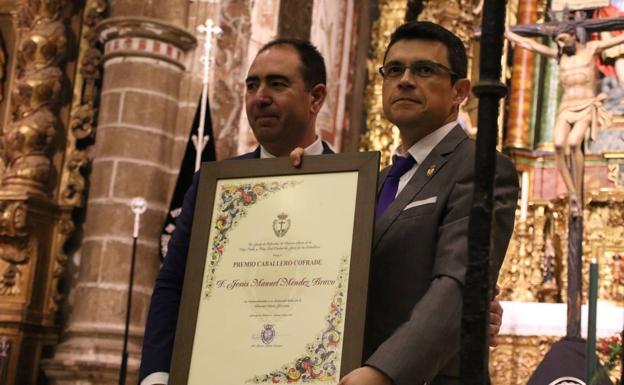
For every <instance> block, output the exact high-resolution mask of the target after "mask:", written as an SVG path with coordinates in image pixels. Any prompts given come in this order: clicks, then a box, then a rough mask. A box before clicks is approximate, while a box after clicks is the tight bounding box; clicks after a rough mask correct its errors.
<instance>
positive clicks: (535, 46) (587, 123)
mask: <svg viewBox="0 0 624 385" xmlns="http://www.w3.org/2000/svg"><path fill="white" fill-rule="evenodd" d="M578 30H579V29H578V28H576V26H575V25H574V24H572V23H567V22H565V21H564V22H560V23H559V25H558V28H557V31H556V32H555V34H554V36H555V42H556V43H557V48H554V47H549V46H547V45H544V44H540V43H538V42H536V41H534V40H532V39H529V38H526V37H523V36H520V35H518V34H516V33H514V32H512V31H511V30H510V29H509V27H507V28H506V30H505V37H507V39H509V40H510V41H511V42H513V43H515V44H516V45H518V46H520V47H522V48H525V49H528V50H530V51H533V52H536V53H538V54H540V55H544V56H546V57H549V58H553V59H556V60H557V61H558V63H559V80H560V82H561V87H562V89H563V95H562V98H561V104H560V106H559V111H558V112H557V118H556V120H555V127H554V129H553V136H554V138H553V142H554V145H555V161H556V165H557V169H558V171H559V173H560V174H561V177H562V178H563V182H564V183H565V186H566V188H567V190H568V193H569V196H570V211H571V213H572V215H574V216H577V215H580V207H581V197H580V194H581V192H582V186H583V180H582V179H583V165H584V155H583V148H582V145H583V141H584V139H585V137H586V135H587V134H588V131H589V137H590V138H591V139H595V131H596V129H597V128H598V127H599V126H601V127H607V126H609V125H610V124H611V116H610V114H609V113H608V112H607V111H605V109H604V108H603V107H602V100H603V99H605V98H606V95H604V94H597V78H596V73H597V70H596V59H595V56H596V55H598V54H599V53H600V52H602V51H603V50H604V49H606V48H609V47H612V46H615V45H618V44H621V43H624V34H622V35H619V36H617V37H615V38H612V39H609V40H594V41H589V42H586V41H585V40H586V39H585V38H584V37H583V36H582V37H581V39H579V37H578V36H577V31H578ZM568 151H569V154H570V159H571V168H568V165H567V163H566V153H568Z"/></svg>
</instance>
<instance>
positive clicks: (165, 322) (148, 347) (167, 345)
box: [139, 172, 199, 381]
mask: <svg viewBox="0 0 624 385" xmlns="http://www.w3.org/2000/svg"><path fill="white" fill-rule="evenodd" d="M198 183H199V173H198V172H197V173H195V175H194V176H193V183H192V185H191V187H190V188H189V190H188V191H187V192H186V194H185V195H184V202H183V204H182V212H181V213H180V215H179V216H178V218H176V228H175V230H174V232H173V235H172V237H171V240H170V241H169V247H168V250H167V255H166V257H165V260H164V261H163V265H162V267H161V269H160V271H159V272H158V276H157V277H156V284H155V286H154V292H153V293H152V302H151V304H150V308H149V314H148V317H147V325H146V326H145V337H144V339H143V351H142V356H141V369H140V372H139V378H140V381H141V380H143V379H144V378H145V377H147V376H148V375H149V374H151V373H155V372H167V373H168V372H169V366H170V365H171V354H172V351H173V339H174V337H175V330H176V324H177V322H178V309H179V307H180V297H181V294H182V283H183V280H184V271H185V269H186V256H187V254H188V248H189V241H190V237H191V226H192V224H193V212H194V210H195V198H196V196H197V186H198Z"/></svg>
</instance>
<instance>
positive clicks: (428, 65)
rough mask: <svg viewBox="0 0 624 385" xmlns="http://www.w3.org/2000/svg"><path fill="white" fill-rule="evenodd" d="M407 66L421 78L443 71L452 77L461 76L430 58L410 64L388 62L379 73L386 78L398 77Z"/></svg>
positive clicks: (413, 73)
mask: <svg viewBox="0 0 624 385" xmlns="http://www.w3.org/2000/svg"><path fill="white" fill-rule="evenodd" d="M407 68H409V70H410V73H411V74H412V75H416V76H418V77H419V78H429V77H431V76H433V75H441V74H443V73H448V74H449V75H451V77H452V78H459V76H458V75H457V74H456V73H455V72H453V70H452V69H450V68H448V67H446V66H445V65H443V64H440V63H436V62H432V61H430V60H418V61H415V62H413V63H412V64H410V65H409V66H406V65H405V64H403V63H399V62H388V63H386V64H385V65H383V66H382V67H379V73H380V74H381V76H382V77H383V78H384V79H398V78H400V77H402V76H403V74H404V73H405V70H406V69H407Z"/></svg>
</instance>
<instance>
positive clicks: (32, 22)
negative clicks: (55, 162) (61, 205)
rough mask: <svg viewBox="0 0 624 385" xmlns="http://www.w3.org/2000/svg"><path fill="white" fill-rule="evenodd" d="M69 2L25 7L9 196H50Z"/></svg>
mask: <svg viewBox="0 0 624 385" xmlns="http://www.w3.org/2000/svg"><path fill="white" fill-rule="evenodd" d="M64 9H65V1H63V0H49V1H33V0H31V1H24V2H22V4H21V7H20V9H19V11H18V13H17V18H18V20H17V21H18V23H17V24H18V29H19V33H20V38H19V41H18V50H17V71H16V74H17V78H16V81H15V87H14V88H13V90H12V94H11V112H12V119H11V122H10V123H9V124H8V126H7V128H6V131H5V135H4V138H3V142H4V143H3V148H4V154H3V155H4V161H5V163H6V170H5V174H4V176H3V180H2V189H3V190H5V191H11V190H12V191H28V192H31V193H34V194H38V195H43V196H45V195H47V194H48V191H47V190H48V185H49V176H50V171H51V160H50V156H51V155H52V152H53V150H54V148H53V144H54V136H55V135H56V132H57V129H58V127H59V122H58V118H57V116H56V114H57V112H58V108H59V104H60V90H61V81H62V76H63V75H62V71H61V69H60V68H59V65H60V64H61V62H62V60H63V59H64V56H65V50H66V46H67V29H66V26H65V19H66V15H64V14H63V10H64Z"/></svg>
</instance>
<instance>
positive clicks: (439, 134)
mask: <svg viewBox="0 0 624 385" xmlns="http://www.w3.org/2000/svg"><path fill="white" fill-rule="evenodd" d="M456 125H457V121H456V120H455V121H452V122H450V123H447V124H445V125H444V126H442V127H440V128H438V129H437V130H435V131H433V132H432V133H430V134H428V135H427V136H425V137H423V138H422V139H420V140H419V141H418V142H416V143H414V144H413V145H412V147H410V148H409V149H408V150H407V152H409V153H410V155H411V156H412V158H414V160H415V161H416V164H421V163H422V162H424V161H425V159H426V158H427V156H429V153H430V152H431V151H432V150H433V149H434V147H435V146H437V145H438V143H440V142H441V141H442V139H444V137H445V136H446V135H448V133H449V132H451V130H452V129H453V127H455V126H456ZM400 149H401V146H399V147H397V148H396V149H395V150H394V155H398V156H402V157H405V156H407V154H406V153H401V152H400Z"/></svg>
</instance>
